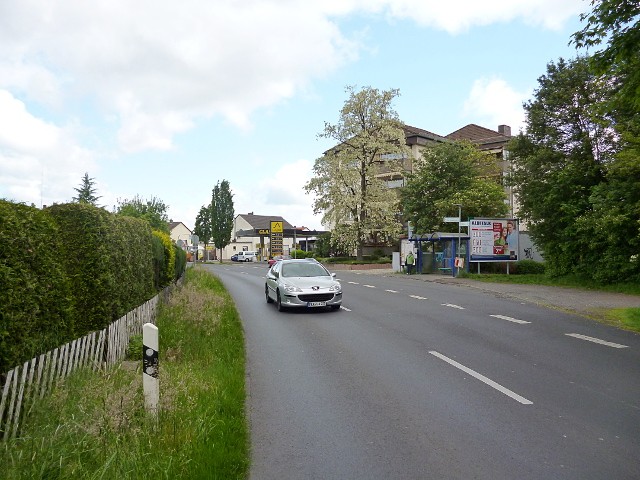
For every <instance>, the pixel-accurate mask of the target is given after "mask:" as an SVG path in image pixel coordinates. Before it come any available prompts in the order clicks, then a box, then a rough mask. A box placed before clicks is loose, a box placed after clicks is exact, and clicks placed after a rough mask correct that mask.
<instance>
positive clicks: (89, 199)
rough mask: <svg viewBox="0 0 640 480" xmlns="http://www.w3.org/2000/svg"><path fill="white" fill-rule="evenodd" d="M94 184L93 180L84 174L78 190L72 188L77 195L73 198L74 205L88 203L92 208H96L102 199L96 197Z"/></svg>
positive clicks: (87, 174)
mask: <svg viewBox="0 0 640 480" xmlns="http://www.w3.org/2000/svg"><path fill="white" fill-rule="evenodd" d="M95 185H96V182H95V179H94V178H89V173H87V172H85V174H84V177H82V183H81V184H80V186H79V187H78V188H74V190H75V191H76V192H78V195H77V196H75V197H73V201H74V202H76V203H88V204H90V205H93V206H97V205H96V204H97V202H98V200H99V199H100V198H102V197H97V196H96V187H95Z"/></svg>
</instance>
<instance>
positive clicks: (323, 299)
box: [298, 293, 333, 302]
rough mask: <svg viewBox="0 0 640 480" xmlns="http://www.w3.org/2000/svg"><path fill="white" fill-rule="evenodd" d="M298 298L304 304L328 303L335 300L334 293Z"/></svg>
mask: <svg viewBox="0 0 640 480" xmlns="http://www.w3.org/2000/svg"><path fill="white" fill-rule="evenodd" d="M298 298H299V299H300V300H302V301H303V302H328V301H329V300H331V299H332V298H333V293H317V294H306V295H298Z"/></svg>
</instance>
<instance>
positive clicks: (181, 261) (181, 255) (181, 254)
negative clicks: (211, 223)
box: [173, 244, 187, 280]
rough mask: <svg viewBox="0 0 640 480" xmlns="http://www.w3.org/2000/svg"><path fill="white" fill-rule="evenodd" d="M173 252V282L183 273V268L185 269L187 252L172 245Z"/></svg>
mask: <svg viewBox="0 0 640 480" xmlns="http://www.w3.org/2000/svg"><path fill="white" fill-rule="evenodd" d="M173 250H174V253H175V255H174V256H175V259H176V260H175V271H174V277H173V279H174V280H178V279H179V278H180V277H181V276H182V274H183V273H184V270H185V268H187V252H185V251H184V250H183V249H181V248H180V247H178V246H177V245H175V244H174V245H173Z"/></svg>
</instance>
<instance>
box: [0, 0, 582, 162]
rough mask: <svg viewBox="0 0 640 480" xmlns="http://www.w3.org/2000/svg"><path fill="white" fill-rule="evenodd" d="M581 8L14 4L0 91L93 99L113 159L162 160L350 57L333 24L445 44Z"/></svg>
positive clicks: (558, 18) (293, 1)
mask: <svg viewBox="0 0 640 480" xmlns="http://www.w3.org/2000/svg"><path fill="white" fill-rule="evenodd" d="M584 8H585V5H584V3H583V2H582V1H581V0H565V1H563V2H557V0H487V1H482V2H479V1H477V0H458V1H456V2H442V1H441V0H327V1H323V2H310V1H308V0H288V1H282V0H247V1H244V2H237V1H235V0H216V1H211V2H202V1H199V0H185V1H183V2H169V1H157V0H140V1H136V2H129V1H126V0H112V1H110V2H77V1H74V0H59V1H56V2H50V1H47V0H22V1H20V2H4V3H3V5H2V6H1V7H0V88H7V89H11V90H12V91H19V92H21V93H23V94H24V95H25V97H26V98H30V99H35V100H36V101H38V102H40V103H42V104H48V105H57V104H59V103H60V102H64V101H65V99H69V98H78V97H79V96H86V97H87V98H89V99H96V100H97V101H98V104H99V105H100V106H101V108H102V109H103V111H104V113H106V114H107V115H111V114H115V115H116V117H117V118H118V120H119V123H120V124H119V128H120V131H119V133H118V140H119V142H120V145H121V147H122V148H123V149H124V150H125V151H138V150H144V149H159V150H166V149H170V148H171V147H172V138H173V136H174V135H175V134H176V133H180V132H184V131H185V130H187V129H189V128H191V126H192V125H193V124H194V121H195V120H197V119H198V118H203V117H205V118H206V117H211V116H221V117H223V118H225V119H226V120H227V121H228V122H230V123H231V124H233V125H236V126H238V127H240V128H244V129H250V128H251V114H252V112H254V111H255V110H256V109H260V108H264V107H268V106H270V105H274V104H276V103H278V102H279V101H281V100H282V99H286V98H291V97H293V96H294V95H295V94H296V93H297V92H299V91H300V90H301V89H304V88H305V87H306V86H307V84H308V83H309V82H310V80H311V79H314V78H320V77H324V76H327V75H329V74H331V72H333V71H335V70H336V69H338V68H339V67H340V66H342V65H344V64H345V63H347V62H350V61H352V60H353V59H355V58H357V55H358V53H359V51H360V50H361V49H362V48H363V47H364V46H363V45H361V44H360V43H359V42H360V40H357V38H358V37H357V35H358V33H354V34H353V35H354V37H353V38H349V35H350V33H345V32H342V31H341V30H340V29H339V26H338V25H339V23H337V22H338V21H339V20H340V19H341V18H345V17H348V16H353V15H359V14H369V13H377V14H384V15H386V16H387V17H388V18H390V19H409V20H411V21H415V22H417V23H419V24H420V25H424V26H427V27H433V28H438V29H443V30H446V31H448V32H451V33H457V32H461V31H464V30H466V29H468V28H470V27H472V26H475V25H488V24H491V23H494V22H500V21H503V22H504V21H508V20H512V19H517V18H521V19H523V20H524V21H526V22H530V23H534V24H540V25H543V26H545V27H547V28H557V27H558V26H559V25H561V24H562V23H563V22H565V21H566V20H567V19H568V18H569V17H570V16H572V15H573V16H575V14H576V13H577V12H580V11H582V10H583V9H584Z"/></svg>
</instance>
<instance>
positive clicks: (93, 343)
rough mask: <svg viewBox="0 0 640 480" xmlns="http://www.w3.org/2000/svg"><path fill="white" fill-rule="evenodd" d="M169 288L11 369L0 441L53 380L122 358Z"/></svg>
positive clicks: (1, 404) (0, 410)
mask: <svg viewBox="0 0 640 480" xmlns="http://www.w3.org/2000/svg"><path fill="white" fill-rule="evenodd" d="M183 278H184V277H182V278H181V280H182V279H183ZM178 283H181V282H180V281H178ZM171 290H172V287H171V286H170V287H167V288H165V289H164V290H163V291H162V292H161V293H160V294H158V295H156V296H155V297H153V298H152V299H151V300H149V301H147V302H146V303H144V304H142V305H140V306H139V307H138V308H136V309H135V310H132V311H131V312H129V313H127V314H126V315H125V316H123V317H122V318H120V319H118V320H116V321H115V322H113V323H112V324H111V325H109V326H108V327H107V328H105V329H104V330H101V331H98V332H92V333H90V334H88V335H85V336H84V337H82V338H79V339H77V340H73V341H72V342H69V343H67V344H65V345H63V346H61V347H58V348H56V349H55V350H53V351H49V352H47V353H44V354H42V355H40V356H38V357H35V358H32V359H31V360H29V361H28V362H25V363H24V365H22V366H18V367H15V368H14V369H13V370H10V371H9V372H8V373H7V377H6V380H5V382H4V387H3V388H2V391H1V392H0V393H1V394H2V399H1V400H0V435H1V440H7V439H8V438H13V437H15V436H16V435H17V434H18V426H19V424H20V420H21V419H24V417H25V416H26V415H28V414H29V411H30V410H31V408H32V407H33V404H34V403H35V401H36V400H37V399H38V398H42V397H43V396H44V395H45V394H46V393H47V392H49V391H50V390H51V388H52V385H54V384H55V382H56V381H58V380H60V379H64V378H65V377H67V376H68V375H69V374H70V373H71V372H73V371H74V370H77V369H79V368H91V369H92V370H99V369H106V368H109V367H112V366H114V365H116V364H117V363H118V362H120V361H122V360H123V359H124V358H125V356H126V353H127V347H128V346H129V339H130V338H131V337H132V336H134V335H142V326H143V325H144V324H145V323H153V324H155V321H156V313H157V308H158V304H159V302H161V301H163V300H166V298H167V297H168V296H169V295H170V291H171ZM140 355H141V356H142V352H140Z"/></svg>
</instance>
